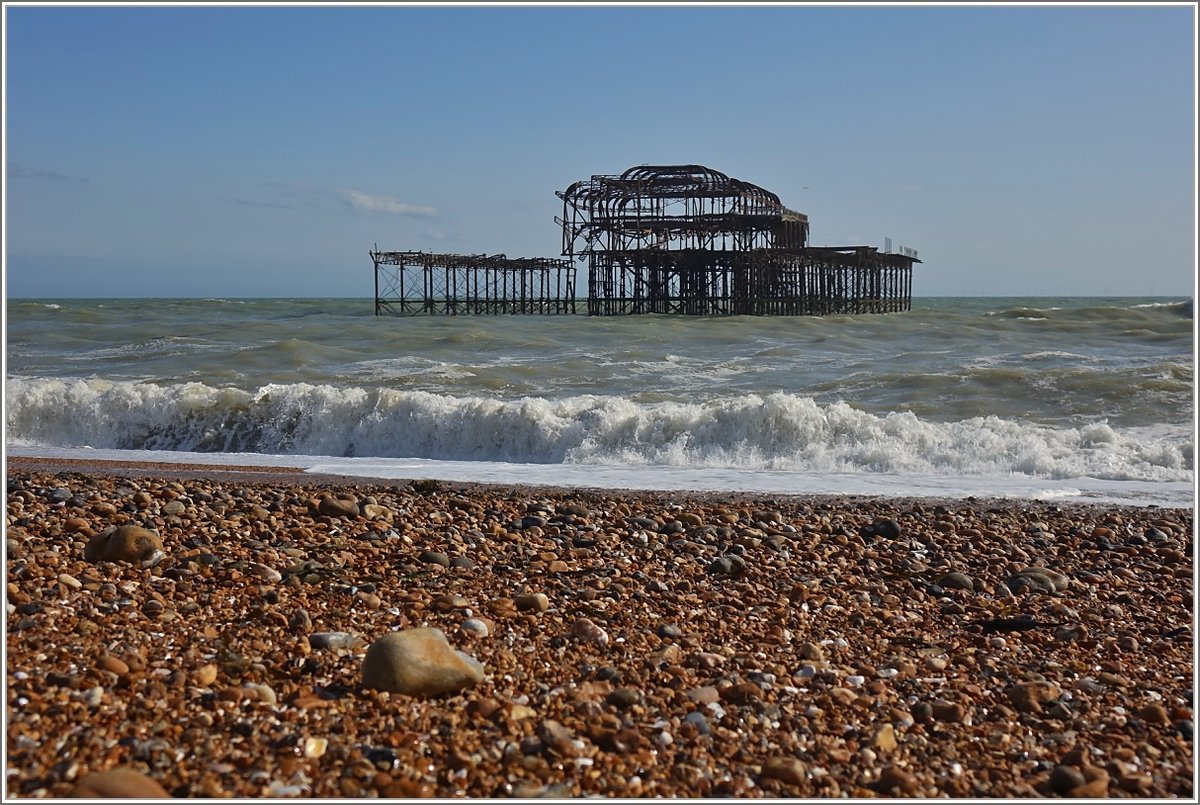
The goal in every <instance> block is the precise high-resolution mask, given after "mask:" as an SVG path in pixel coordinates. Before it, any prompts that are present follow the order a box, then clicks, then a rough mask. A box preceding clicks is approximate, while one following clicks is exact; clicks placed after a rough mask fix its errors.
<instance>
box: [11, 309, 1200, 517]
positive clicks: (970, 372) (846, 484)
mask: <svg viewBox="0 0 1200 805" xmlns="http://www.w3.org/2000/svg"><path fill="white" fill-rule="evenodd" d="M5 338H6V343H5V361H6V363H5V372H4V379H5V383H4V421H5V432H4V437H5V438H4V449H5V453H6V455H8V456H33V457H65V458H79V459H84V460H88V459H125V460H135V461H165V462H172V463H188V464H201V465H213V469H214V470H219V469H220V468H221V467H222V466H232V465H237V466H242V465H262V466H287V467H299V468H303V469H305V470H308V471H311V472H313V473H322V474H324V473H335V474H340V475H350V476H361V477H364V478H382V479H397V480H398V481H399V480H416V479H439V480H444V481H460V482H486V483H504V484H532V485H551V486H558V487H562V486H568V487H585V488H606V489H643V490H677V491H682V490H687V491H704V492H722V491H724V492H753V493H768V494H781V495H782V494H788V495H809V494H819V495H825V494H839V495H863V496H877V497H878V496H882V497H891V498H901V497H904V498H907V497H931V498H941V499H962V498H968V497H977V498H1015V499H1029V500H1040V501H1068V502H1084V503H1117V504H1122V505H1137V506H1183V507H1193V506H1194V503H1195V437H1196V415H1195V393H1194V392H1195V385H1194V379H1195V378H1194V372H1195V323H1194V312H1193V300H1192V299H1190V298H1186V297H1170V298H1162V297H1148V298H1126V297H1122V298H1107V297H1072V298H1047V297H1037V298H995V297H988V298H962V297H953V298H917V299H914V300H913V305H912V310H911V311H908V312H904V313H896V314H888V315H858V316H828V317H750V316H737V317H727V318H717V317H713V318H699V317H676V316H665V315H642V316H627V317H620V318H601V317H588V316H585V315H582V314H580V315H565V316H562V315H560V316H530V315H525V316H521V315H500V316H412V317H403V318H400V317H393V316H378V317H377V316H375V315H374V306H373V300H372V299H369V298H368V299H9V300H7V302H6V319H5Z"/></svg>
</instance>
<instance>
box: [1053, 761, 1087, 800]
mask: <svg viewBox="0 0 1200 805" xmlns="http://www.w3.org/2000/svg"><path fill="white" fill-rule="evenodd" d="M1086 782H1087V780H1086V779H1085V778H1084V776H1083V772H1081V771H1080V770H1079V769H1076V768H1074V767H1073V766H1062V765H1059V766H1055V767H1054V769H1053V770H1052V771H1051V772H1050V788H1051V790H1053V791H1054V793H1056V794H1069V793H1071V792H1072V791H1074V790H1075V789H1076V788H1078V787H1079V786H1081V785H1083V784H1084V783H1086Z"/></svg>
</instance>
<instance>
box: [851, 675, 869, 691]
mask: <svg viewBox="0 0 1200 805" xmlns="http://www.w3.org/2000/svg"><path fill="white" fill-rule="evenodd" d="M866 681H867V679H866V677H862V676H858V675H857V674H855V675H854V676H848V677H846V684H847V685H849V686H850V687H852V688H857V687H859V686H861V685H862V684H863V683H864V682H866Z"/></svg>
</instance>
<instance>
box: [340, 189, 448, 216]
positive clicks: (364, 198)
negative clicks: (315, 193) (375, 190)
mask: <svg viewBox="0 0 1200 805" xmlns="http://www.w3.org/2000/svg"><path fill="white" fill-rule="evenodd" d="M337 192H338V195H339V196H341V197H342V200H343V201H345V202H346V204H347V206H349V207H350V209H352V210H358V211H360V212H382V213H387V214H388V215H406V216H409V217H412V218H433V217H434V216H436V215H437V214H438V211H437V210H435V209H434V208H433V207H422V206H419V205H416V204H406V203H404V202H403V201H398V200H397V199H394V198H392V197H391V196H380V195H372V194H370V193H364V192H363V191H361V190H353V189H341V190H338V191H337Z"/></svg>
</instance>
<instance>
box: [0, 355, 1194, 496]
mask: <svg viewBox="0 0 1200 805" xmlns="http://www.w3.org/2000/svg"><path fill="white" fill-rule="evenodd" d="M6 402H7V414H8V421H7V435H8V440H9V444H10V445H16V446H21V447H63V448H79V447H84V446H90V447H92V448H103V449H122V450H170V451H187V452H209V453H211V452H220V453H261V454H277V455H309V456H328V457H356V458H361V457H375V458H411V459H432V460H439V461H464V462H508V463H518V464H534V465H586V466H592V467H600V466H619V467H622V468H626V469H629V468H645V469H651V468H657V469H664V468H676V469H679V470H682V471H685V472H686V471H692V470H700V469H710V470H721V469H730V470H736V471H753V472H766V473H771V472H784V473H812V474H827V473H854V474H866V475H870V474H882V475H888V474H890V475H903V476H906V477H921V476H927V477H936V476H950V477H953V476H979V477H982V476H988V477H1006V476H1017V477H1021V478H1025V479H1048V480H1060V481H1061V480H1066V479H1076V478H1093V479H1100V480H1107V481H1116V482H1126V481H1137V482H1151V483H1187V484H1190V483H1191V482H1192V479H1193V445H1192V442H1191V434H1190V430H1189V429H1188V428H1187V427H1186V426H1180V427H1178V428H1170V427H1167V428H1161V429H1158V430H1157V431H1155V432H1153V433H1150V432H1145V431H1134V430H1119V429H1116V428H1113V427H1111V426H1109V425H1108V424H1107V423H1104V422H1096V423H1093V424H1090V425H1087V426H1083V427H1078V428H1052V427H1047V426H1042V425H1037V424H1033V423H1029V422H1019V421H1014V420H1008V419H1003V418H999V417H996V416H986V417H974V418H970V419H964V420H961V421H956V422H934V421H929V420H926V419H921V418H919V417H917V416H916V415H914V414H912V413H907V412H905V413H890V414H884V415H879V414H874V413H870V412H867V411H862V410H859V409H857V408H855V407H854V406H852V405H850V404H847V403H845V402H837V403H832V404H827V405H822V404H819V403H817V402H816V401H814V400H813V399H812V398H809V397H803V396H798V395H793V394H785V393H774V394H768V395H762V396H759V395H754V394H750V395H746V396H743V397H738V398H723V399H719V400H711V401H707V402H692V403H684V402H653V403H647V402H635V401H633V400H630V399H627V398H623V397H612V396H592V395H582V396H575V397H568V398H565V399H558V400H551V399H543V398H534V397H530V398H524V399H519V400H498V399H492V398H486V397H478V396H451V395H442V394H432V393H427V392H421V391H400V390H394V389H362V388H348V389H345V388H337V387H334V386H328V385H310V384H304V383H296V384H279V385H267V386H263V387H262V388H260V389H258V390H256V391H253V392H247V391H242V390H238V389H235V388H218V387H213V386H209V385H205V384H201V383H185V384H178V385H161V384H154V383H133V382H109V381H105V380H99V379H91V380H51V379H28V378H11V379H10V381H9V383H8V385H7V388H6Z"/></svg>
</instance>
